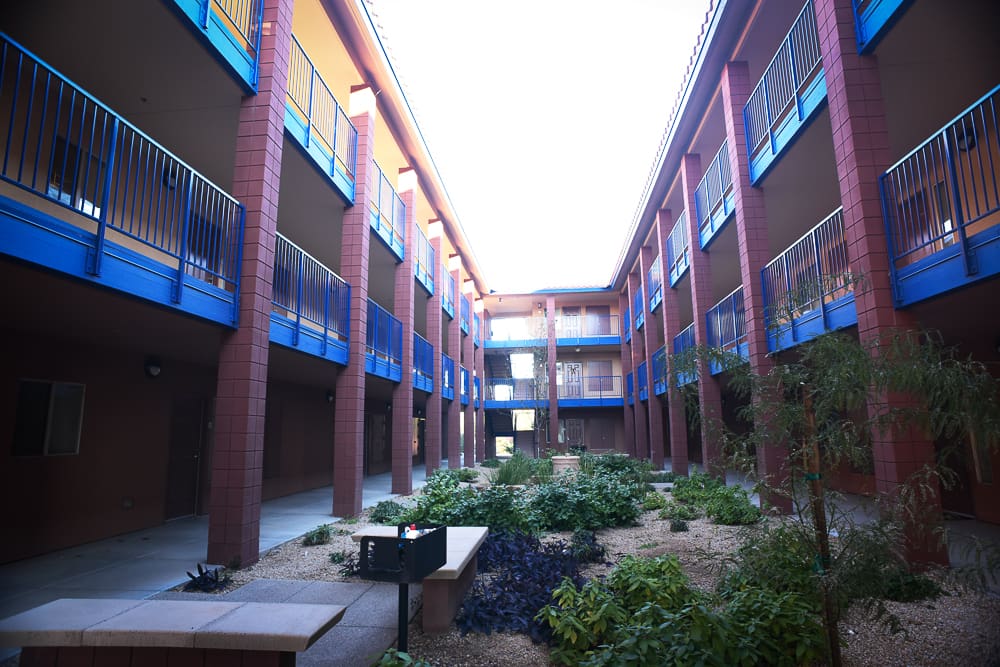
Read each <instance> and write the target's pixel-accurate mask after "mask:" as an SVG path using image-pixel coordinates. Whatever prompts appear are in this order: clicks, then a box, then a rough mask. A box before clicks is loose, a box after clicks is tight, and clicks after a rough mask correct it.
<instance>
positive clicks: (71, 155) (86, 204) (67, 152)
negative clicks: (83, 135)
mask: <svg viewBox="0 0 1000 667" xmlns="http://www.w3.org/2000/svg"><path fill="white" fill-rule="evenodd" d="M88 157H89V158H90V159H89V160H88V159H87V158H88ZM51 162H52V168H51V169H50V171H49V189H48V195H49V196H50V197H52V198H53V199H56V200H58V201H61V202H62V203H63V204H66V205H67V206H71V207H72V208H75V209H76V210H78V211H80V212H81V213H83V214H84V215H89V216H91V217H94V218H99V217H101V209H100V208H99V207H97V206H96V205H95V204H94V201H95V200H96V199H97V198H98V195H99V193H100V184H101V181H102V178H101V175H102V173H103V172H104V164H103V163H102V162H100V161H99V160H97V159H95V158H94V157H93V156H91V155H90V154H89V153H86V154H85V153H84V152H83V151H81V150H80V148H79V147H78V146H77V145H76V144H74V143H73V142H71V141H66V140H65V139H63V138H62V137H56V142H55V145H54V146H53V150H52V160H51Z"/></svg>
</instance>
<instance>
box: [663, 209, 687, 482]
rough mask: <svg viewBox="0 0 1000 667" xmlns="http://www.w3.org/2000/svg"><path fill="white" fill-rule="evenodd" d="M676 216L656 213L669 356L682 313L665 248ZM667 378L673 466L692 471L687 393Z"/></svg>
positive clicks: (680, 471) (683, 472) (677, 470)
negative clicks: (685, 397)
mask: <svg viewBox="0 0 1000 667" xmlns="http://www.w3.org/2000/svg"><path fill="white" fill-rule="evenodd" d="M673 225H674V219H673V215H672V214H671V212H670V211H669V210H667V209H661V210H659V211H657V213H656V242H657V244H659V251H660V256H661V257H663V260H661V263H660V264H661V269H662V271H663V275H664V281H663V282H664V284H663V305H662V306H661V312H662V315H663V340H664V341H665V342H666V345H667V356H668V358H669V356H670V355H671V354H673V353H674V336H676V335H677V334H679V333H680V332H681V314H680V307H679V304H678V303H677V292H676V291H674V290H673V289H672V288H670V287H669V284H670V280H669V278H667V276H668V273H669V260H668V259H667V257H666V255H664V254H663V253H664V251H665V250H666V247H667V237H668V236H670V230H671V229H672V228H673ZM667 377H668V378H669V379H668V381H667V422H668V423H667V426H668V428H669V429H670V469H671V470H672V471H673V472H674V474H677V475H684V476H685V477H686V476H687V474H688V432H687V410H686V408H685V406H684V397H683V396H682V395H681V392H680V390H679V389H677V385H676V384H675V383H674V381H673V377H672V375H670V374H668V376H667Z"/></svg>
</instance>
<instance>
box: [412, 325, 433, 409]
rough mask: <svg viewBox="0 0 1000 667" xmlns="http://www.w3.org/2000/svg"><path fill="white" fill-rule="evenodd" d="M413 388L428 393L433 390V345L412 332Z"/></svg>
mask: <svg viewBox="0 0 1000 667" xmlns="http://www.w3.org/2000/svg"><path fill="white" fill-rule="evenodd" d="M413 388H414V389H419V390H420V391H425V392H427V393H428V394H429V393H431V392H433V391H434V346H433V345H431V344H430V343H429V342H428V341H427V339H426V338H424V337H423V336H421V335H420V334H418V333H417V332H416V331H414V332H413Z"/></svg>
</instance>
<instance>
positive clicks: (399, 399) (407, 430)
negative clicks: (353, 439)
mask: <svg viewBox="0 0 1000 667" xmlns="http://www.w3.org/2000/svg"><path fill="white" fill-rule="evenodd" d="M416 187H417V173H416V172H415V171H414V170H413V169H405V170H402V171H400V174H399V182H398V184H397V189H398V191H399V198H400V199H402V200H403V205H404V206H405V207H406V221H405V228H404V229H405V234H406V236H405V238H404V246H403V248H404V251H403V261H402V262H400V263H399V264H397V265H396V276H395V278H396V282H395V286H394V290H393V293H394V297H393V315H395V316H396V319H398V320H399V321H400V322H401V323H402V325H403V355H402V357H403V359H402V366H403V372H402V377H401V379H400V381H399V384H397V385H396V386H395V387H393V389H392V493H400V494H403V495H408V494H409V493H411V492H412V491H413V319H414V318H413V300H414V295H413V289H414V287H413V283H414V281H415V279H414V276H413V266H414V258H415V257H416V254H417V239H416V236H417V232H416V228H417V197H416Z"/></svg>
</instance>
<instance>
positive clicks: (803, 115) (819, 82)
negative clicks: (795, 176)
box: [743, 0, 826, 185]
mask: <svg viewBox="0 0 1000 667" xmlns="http://www.w3.org/2000/svg"><path fill="white" fill-rule="evenodd" d="M824 102H826V76H825V75H824V73H823V60H822V58H821V56H820V51H819V36H818V35H817V34H816V15H815V13H814V11H813V4H812V0H810V1H809V2H807V3H806V4H805V6H804V7H803V8H802V11H801V12H799V16H798V18H796V19H795V22H794V23H793V24H792V29H791V30H789V31H788V34H787V35H786V36H785V39H784V40H782V42H781V46H779V47H778V51H777V53H775V55H774V58H772V59H771V63H770V64H769V65H768V66H767V69H766V70H764V75H763V76H762V77H761V78H760V81H759V82H758V83H757V86H756V87H755V88H754V90H753V92H752V93H750V97H749V99H747V103H746V105H744V107H743V123H744V126H745V127H746V137H747V155H748V156H749V158H750V165H749V168H750V181H751V182H752V183H753V184H754V185H757V184H758V182H759V181H760V179H761V178H762V177H763V176H764V174H765V173H766V172H767V170H768V169H769V168H770V167H772V166H773V165H774V163H775V160H776V159H777V157H778V156H779V155H780V154H781V151H783V150H784V149H785V148H787V147H788V146H790V145H791V143H792V141H793V140H794V139H795V137H796V136H798V134H799V132H801V131H802V130H804V129H805V127H806V126H807V125H808V124H809V122H810V121H812V119H813V117H814V116H815V114H816V112H817V111H819V109H820V107H821V106H822V105H823V103H824Z"/></svg>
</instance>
